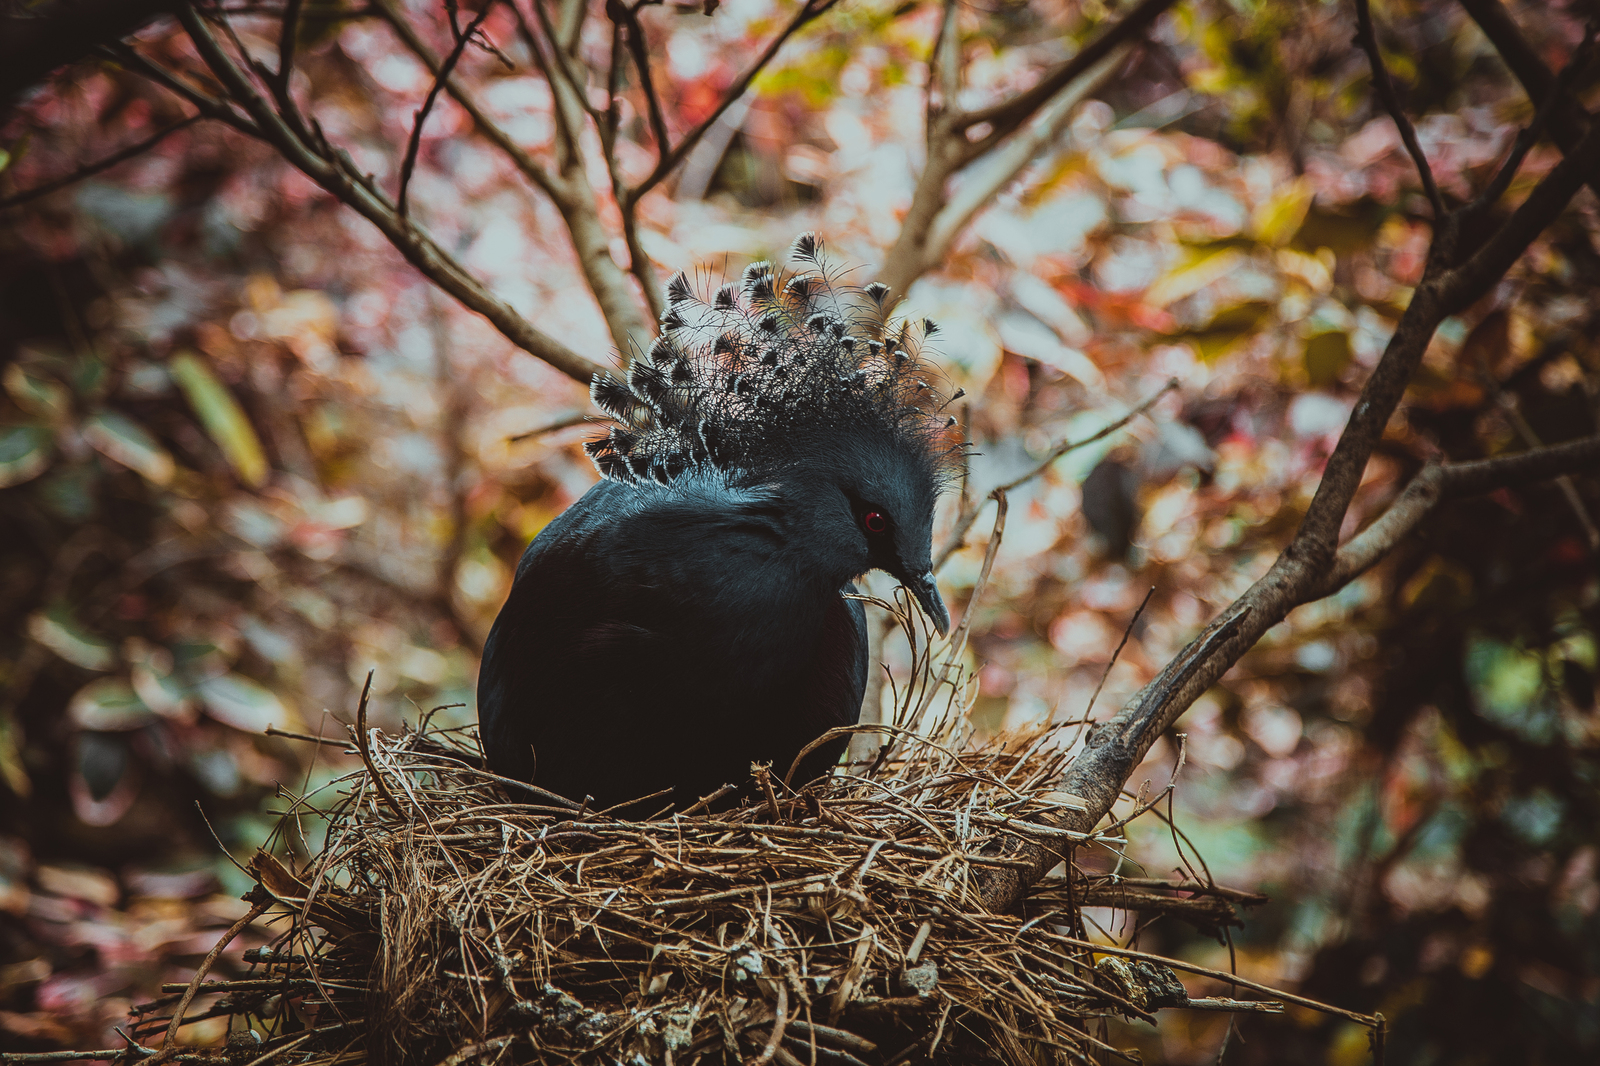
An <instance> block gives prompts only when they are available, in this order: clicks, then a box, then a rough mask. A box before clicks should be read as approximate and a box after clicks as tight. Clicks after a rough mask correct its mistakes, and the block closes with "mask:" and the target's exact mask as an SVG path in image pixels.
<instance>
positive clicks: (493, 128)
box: [373, 0, 556, 196]
mask: <svg viewBox="0 0 1600 1066" xmlns="http://www.w3.org/2000/svg"><path fill="white" fill-rule="evenodd" d="M373 6H374V7H375V8H377V10H378V11H379V13H380V14H381V15H382V16H383V18H384V21H386V22H387V23H388V24H389V26H390V27H391V28H392V29H393V30H394V31H395V33H396V35H397V36H399V38H400V40H401V41H402V42H404V43H405V46H406V47H407V48H408V49H410V50H411V54H412V55H414V56H416V57H417V58H418V59H420V60H421V61H422V65H423V66H425V67H427V68H428V72H429V73H430V74H432V75H433V76H434V77H435V78H438V77H439V70H440V67H441V62H440V60H439V57H438V56H436V55H434V54H433V50H432V49H430V48H429V47H428V45H427V43H426V42H424V41H423V39H422V37H421V35H419V34H418V33H417V29H416V27H415V26H413V25H412V24H411V22H410V20H409V19H407V18H406V17H405V15H404V13H402V12H401V11H399V10H398V9H397V8H396V7H395V6H394V0H373ZM443 80H444V85H445V89H446V90H447V91H448V92H449V93H450V98H451V99H453V100H454V101H455V102H456V103H457V104H459V105H461V108H462V110H464V111H465V112H466V113H467V114H468V115H470V116H471V117H472V121H473V124H474V125H476V126H477V128H478V132H480V133H482V134H483V135H484V137H486V138H487V139H488V140H489V141H490V143H492V144H493V145H494V146H495V147H496V148H498V149H500V151H502V152H504V153H505V156H506V158H507V159H509V160H511V162H512V163H513V164H514V165H515V166H516V168H517V169H518V170H519V171H521V172H522V175H523V177H525V178H527V179H528V180H529V181H531V182H533V183H534V184H535V185H537V186H538V187H539V188H540V189H541V190H543V191H544V192H545V194H546V195H551V196H553V195H554V192H553V190H555V188H556V182H555V179H554V178H552V177H551V176H550V174H549V172H548V171H546V170H545V168H544V167H542V166H540V165H539V162H538V160H536V159H534V158H533V156H531V155H529V154H528V153H527V152H526V151H524V150H523V148H522V147H521V146H520V145H518V144H517V143H516V142H515V141H513V140H512V139H511V136H510V135H509V134H507V133H506V131H505V130H504V129H502V128H501V127H500V126H499V124H498V123H496V122H495V121H494V120H493V119H491V118H490V117H489V116H488V114H487V113H485V112H484V110H483V108H482V107H481V106H479V104H478V101H477V100H476V99H475V98H474V97H473V96H472V95H471V94H470V93H468V92H467V91H466V89H465V88H463V87H462V85H461V83H460V81H459V80H458V79H456V78H453V77H452V78H445V79H443Z"/></svg>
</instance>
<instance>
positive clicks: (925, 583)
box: [906, 569, 950, 637]
mask: <svg viewBox="0 0 1600 1066" xmlns="http://www.w3.org/2000/svg"><path fill="white" fill-rule="evenodd" d="M906 588H908V589H910V590H911V595H913V596H915V597H916V598H917V602H918V603H919V604H921V605H922V611H923V613H924V614H926V615H927V616H928V619H929V621H931V622H932V623H933V628H935V629H937V630H938V631H939V635H940V636H941V637H942V636H944V635H945V634H946V633H948V632H950V612H949V611H947V610H945V608H944V600H942V599H940V598H939V589H938V588H937V587H936V586H935V585H934V583H933V570H932V569H928V570H924V571H923V572H922V575H921V576H920V577H914V578H912V579H910V580H909V581H907V582H906Z"/></svg>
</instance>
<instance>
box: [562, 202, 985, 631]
mask: <svg viewBox="0 0 1600 1066" xmlns="http://www.w3.org/2000/svg"><path fill="white" fill-rule="evenodd" d="M791 258H792V259H794V260H796V261H797V262H798V263H799V264H801V269H799V270H798V271H796V272H794V273H786V272H783V271H780V270H778V269H777V268H775V267H773V265H772V264H770V263H764V262H763V263H752V264H751V265H750V266H749V267H747V268H746V269H745V271H744V275H743V278H742V280H741V281H740V282H738V283H729V284H726V285H723V286H721V287H720V288H718V289H717V290H716V291H715V293H713V294H711V296H710V297H709V298H703V297H701V296H699V295H697V294H696V293H695V291H694V287H693V286H692V285H691V284H690V283H689V280H688V278H687V277H686V276H685V275H683V274H678V275H676V276H675V277H673V279H672V280H671V281H670V282H669V283H668V285H667V291H666V296H667V308H666V311H665V312H664V313H663V314H662V316H661V335H660V336H659V337H658V338H657V339H656V340H655V342H654V343H653V344H651V346H650V349H649V351H647V352H642V353H640V354H639V356H638V357H637V358H635V359H634V360H633V362H632V363H631V365H630V366H629V369H628V375H627V380H626V381H622V380H616V379H613V378H611V377H610V376H609V375H600V376H598V377H597V378H596V379H595V382H594V386H593V388H592V389H591V395H592V396H593V398H594V401H595V404H596V405H597V406H598V407H600V409H601V410H603V411H605V412H606V414H608V415H609V416H610V417H611V419H612V425H611V428H610V430H609V431H608V432H607V433H606V435H605V436H602V437H596V438H595V439H593V440H591V441H589V442H587V443H586V444H585V448H587V449H588V451H589V454H590V456H591V457H592V458H593V459H594V462H595V466H596V467H597V468H598V469H599V471H600V473H601V474H602V475H604V476H605V477H608V478H612V479H613V480H616V481H621V482H624V483H627V484H636V485H639V486H641V487H648V486H651V485H655V484H660V485H670V484H672V483H673V482H674V481H676V480H677V479H678V478H679V477H681V476H683V475H684V474H686V473H691V472H696V471H699V472H709V471H715V472H716V473H717V475H718V476H720V477H724V478H726V479H727V481H728V482H729V483H730V484H743V485H759V484H763V483H771V482H778V483H782V484H785V485H787V486H788V487H789V488H790V489H791V490H793V495H792V496H791V499H792V501H793V502H794V503H795V505H796V512H797V513H796V514H795V515H793V516H791V517H793V518H795V519H796V521H797V523H798V525H799V526H801V527H804V528H805V530H806V533H805V535H804V536H803V537H800V538H797V546H798V547H799V548H800V549H801V557H802V558H803V559H804V560H805V565H807V566H808V567H809V568H811V569H812V570H813V572H815V573H817V574H818V575H827V576H828V577H829V579H830V580H832V579H833V578H834V577H837V578H838V580H839V582H840V583H841V584H842V583H843V582H845V581H848V580H849V579H851V578H853V577H857V576H860V575H861V574H863V573H865V572H867V571H868V570H882V571H884V572H886V573H888V574H890V575H892V576H894V577H896V578H899V579H900V581H901V582H902V583H903V584H904V585H905V586H906V588H907V589H908V590H910V592H911V594H912V595H913V596H915V597H916V599H917V602H918V603H919V604H921V605H922V609H923V610H924V611H925V612H927V615H928V617H929V618H930V619H931V620H932V621H933V623H934V624H935V625H936V626H937V627H938V628H939V631H940V632H941V633H943V632H944V631H945V629H946V628H948V626H949V624H950V615H949V613H948V612H947V611H946V610H945V607H944V603H943V602H942V601H941V600H940V599H939V593H938V591H937V590H936V589H935V588H934V583H933V566H932V539H933V508H934V503H935V502H936V501H937V499H938V496H939V490H940V489H941V488H942V487H943V485H944V484H945V483H946V482H947V481H948V480H949V478H950V476H951V474H952V473H953V471H954V468H955V463H954V462H953V460H954V458H955V457H956V455H957V454H958V453H959V449H960V447H961V446H960V445H959V444H954V443H953V440H952V438H951V437H950V433H951V432H952V431H953V429H954V427H955V425H956V420H955V419H954V418H952V417H950V416H949V415H947V414H945V413H944V409H945V407H947V406H948V405H949V403H950V401H951V400H954V399H957V398H959V397H960V395H961V393H960V392H957V393H956V394H955V395H954V396H951V397H948V398H946V397H944V396H943V395H942V394H941V393H940V391H939V390H938V389H937V388H936V387H935V385H934V384H933V383H932V382H933V381H934V380H936V379H937V376H938V375H937V372H936V371H935V370H934V368H933V367H932V366H930V365H929V364H927V363H925V362H923V360H922V359H921V357H920V350H921V347H922V345H923V344H924V343H925V342H926V340H927V339H928V338H929V337H931V336H932V335H933V334H934V333H935V332H936V331H937V329H938V327H937V326H935V325H934V323H933V322H931V321H928V320H926V319H924V320H923V321H922V322H920V323H912V322H909V321H907V320H904V319H900V318H892V317H891V316H890V311H891V309H892V308H891V307H890V306H888V304H889V301H888V296H889V288H888V287H887V286H885V285H882V284H879V283H876V282H874V283H872V284H870V285H866V286H863V287H862V288H860V289H853V288H849V289H846V288H842V287H840V286H838V285H836V280H837V275H836V274H835V273H833V272H831V271H830V269H829V268H828V266H827V264H826V263H825V262H824V260H823V257H822V246H821V242H820V241H818V240H817V238H816V237H815V236H814V235H812V234H809V233H808V234H803V235H802V236H801V237H800V238H798V239H797V240H796V241H795V243H794V248H793V249H792V252H791Z"/></svg>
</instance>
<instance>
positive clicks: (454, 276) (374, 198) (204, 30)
mask: <svg viewBox="0 0 1600 1066" xmlns="http://www.w3.org/2000/svg"><path fill="white" fill-rule="evenodd" d="M178 20H179V21H180V22H181V23H183V27H184V29H185V30H186V31H187V32H188V34H189V37H190V39H191V40H192V41H193V42H194V45H195V48H196V50H197V51H198V52H199V54H200V57H201V59H202V60H204V61H205V63H206V65H207V66H208V67H209V68H210V69H211V72H212V73H213V74H215V75H216V77H217V79H218V80H219V81H220V82H221V83H222V85H223V87H224V88H225V90H226V91H227V93H228V95H229V97H230V98H231V99H233V100H234V101H235V102H236V103H238V104H239V106H241V107H243V108H244V110H245V112H246V113H247V114H248V115H250V117H251V118H252V119H254V121H255V125H256V127H257V128H258V129H259V131H260V136H261V137H262V139H263V140H265V141H267V142H268V143H269V144H271V145H272V146H273V147H275V148H277V149H278V151H279V152H280V153H281V154H282V155H283V156H284V158H285V159H287V160H288V161H289V162H290V163H292V164H294V166H295V167H297V168H298V169H299V170H300V171H301V172H303V173H304V174H305V175H306V176H307V177H308V178H310V179H311V180H312V181H314V182H316V183H317V184H318V185H320V186H321V187H322V188H324V189H325V190H327V191H328V192H329V193H331V194H332V195H333V196H334V197H335V198H337V199H338V200H340V201H342V202H343V203H345V204H348V205H349V206H350V207H352V208H354V209H355V210H356V211H357V212H359V213H360V214H361V215H362V216H363V217H364V218H366V219H367V220H368V221H369V222H371V223H372V224H373V225H375V226H377V227H378V229H379V230H381V231H382V232H383V235H384V236H385V237H387V238H388V239H389V242H390V243H391V244H393V245H394V247H395V249H396V250H398V251H399V252H400V254H402V255H403V256H405V257H406V259H407V261H409V262H410V263H411V264H412V265H413V266H415V267H416V268H417V269H418V270H420V271H421V272H422V273H423V275H425V276H426V277H428V278H429V279H431V280H432V281H433V282H434V283H435V284H437V285H438V286H439V287H440V288H442V289H444V290H445V291H446V292H448V293H450V295H452V296H454V297H455V298H456V299H457V300H459V301H460V302H461V303H462V304H463V305H464V306H465V307H467V308H469V309H470V310H473V311H476V312H477V313H478V314H481V315H483V316H484V317H485V318H487V319H488V320H489V322H490V323H491V324H493V325H494V327H495V328H496V329H498V330H499V331H500V332H501V333H502V334H504V335H505V337H506V338H507V339H508V340H510V341H511V343H513V344H515V345H516V346H517V347H519V348H521V349H522V350H524V351H526V352H528V353H529V354H531V355H533V356H536V357H537V358H539V359H543V360H544V361H545V362H547V363H549V364H550V365H551V366H553V367H555V368H556V369H557V370H560V371H561V372H562V373H564V374H567V375H568V376H570V377H572V378H574V379H576V380H578V381H581V382H585V383H587V382H588V381H589V380H590V379H592V378H593V377H594V375H595V374H596V373H598V372H599V371H600V369H601V368H600V367H599V366H598V365H597V364H595V363H592V362H590V361H589V360H588V359H585V358H584V357H583V356H581V355H579V354H578V353H577V352H574V351H573V350H572V349H570V348H568V347H567V346H566V345H564V344H562V343H561V342H560V341H558V340H556V339H555V338H553V337H550V336H548V335H547V334H545V333H543V332H541V331H539V330H537V329H535V328H534V327H533V326H532V324H530V323H529V322H528V321H527V319H525V318H523V317H522V316H521V315H519V314H518V313H517V312H516V311H515V310H513V309H512V308H511V306H510V305H509V304H507V303H505V302H504V301H502V300H500V299H499V298H498V297H496V296H495V295H494V294H492V293H491V292H489V290H488V289H486V288H485V287H484V285H483V283H482V282H480V281H479V280H478V279H477V278H475V277H473V276H472V275H471V274H470V273H468V272H467V270H466V268H464V267H463V266H462V265H461V264H460V263H459V262H458V261H457V260H456V259H455V257H453V256H451V255H450V254H449V253H448V252H446V251H445V250H444V249H442V248H440V247H439V246H438V244H437V243H435V242H434V240H433V239H432V238H431V237H429V236H427V235H426V234H425V233H424V232H423V231H422V230H420V229H419V228H417V227H416V226H415V225H414V224H413V223H412V222H410V221H409V220H407V219H402V218H401V217H400V216H399V214H398V213H397V212H396V211H395V208H394V205H393V204H391V203H390V202H389V201H388V200H387V199H386V198H385V197H384V195H383V194H382V193H381V192H379V191H378V189H377V187H376V186H375V185H374V184H373V183H372V181H371V179H370V178H368V177H367V176H365V175H363V174H361V173H360V172H359V171H358V170H357V169H356V167H355V165H354V163H352V162H351V161H350V159H349V157H348V156H347V155H345V154H344V153H342V152H340V153H336V154H334V155H333V156H332V158H329V157H326V156H324V155H322V154H321V153H320V152H318V151H316V150H314V149H313V148H311V147H309V146H308V145H306V144H305V143H304V142H302V141H301V140H300V139H299V137H297V136H296V135H295V133H294V131H293V130H291V129H290V128H289V127H288V125H287V124H285V122H284V120H283V118H282V117H281V116H280V115H278V114H277V112H275V111H274V110H273V109H272V108H271V107H270V106H269V105H268V104H267V102H266V100H265V99H263V98H262V97H261V95H260V94H259V93H257V92H256V91H255V90H254V89H253V88H252V87H251V86H250V84H249V82H248V81H247V80H246V79H245V77H244V74H243V73H242V72H241V71H240V70H239V68H238V67H237V66H236V65H235V64H234V62H233V60H232V59H230V58H229V57H228V55H227V53H226V52H224V51H223V50H222V47H221V46H220V45H219V44H218V43H217V39H216V38H215V37H214V36H213V35H212V33H211V31H210V29H209V28H208V27H207V26H206V24H205V20H204V19H202V18H201V17H200V16H199V14H198V13H197V12H196V11H195V9H194V8H192V7H189V6H182V7H180V8H179V9H178Z"/></svg>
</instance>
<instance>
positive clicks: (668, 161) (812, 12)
mask: <svg viewBox="0 0 1600 1066" xmlns="http://www.w3.org/2000/svg"><path fill="white" fill-rule="evenodd" d="M838 2H839V0H803V2H802V3H801V5H800V10H799V11H797V12H795V15H794V18H792V19H790V20H789V22H788V24H787V25H785V26H784V28H783V29H782V30H780V31H778V35H777V36H776V37H774V38H773V39H772V40H771V41H769V42H768V43H767V47H766V48H765V49H764V50H763V51H762V53H761V55H760V56H758V57H757V58H756V61H755V62H754V63H752V64H751V65H750V67H749V68H748V69H747V70H746V71H745V72H744V73H743V74H741V75H739V79H738V80H737V81H735V82H734V83H733V86H732V87H731V88H729V90H728V91H727V93H725V94H724V95H723V97H722V100H721V102H720V103H718V104H717V106H716V108H715V109H714V110H713V111H712V112H711V114H709V115H707V116H706V117H705V119H704V120H702V121H701V123H700V124H699V125H698V126H696V127H695V128H694V129H692V130H690V131H689V132H688V133H687V134H685V135H684V138H683V140H681V141H679V142H678V145H677V147H676V148H673V149H672V150H671V151H670V152H668V153H667V154H666V156H665V157H664V158H663V159H662V160H661V161H660V162H658V163H657V164H656V166H655V169H654V170H652V171H651V172H650V173H649V175H648V176H647V177H646V178H645V179H644V180H643V181H641V182H639V184H637V185H635V186H634V187H633V188H632V189H630V190H628V194H627V198H626V200H625V201H624V206H625V208H631V207H632V205H633V204H635V203H637V202H638V201H639V199H640V198H641V197H643V196H644V194H645V193H647V192H649V191H650V190H651V189H653V188H655V187H656V186H657V185H659V184H660V183H661V181H662V179H663V178H665V177H666V176H667V175H668V174H671V173H672V171H673V170H674V169H676V167H677V166H678V164H679V163H681V162H683V158H684V156H686V155H688V154H689V152H690V150H691V149H693V148H694V146H695V145H696V144H698V143H699V142H700V138H701V137H704V136H705V133H706V131H707V130H709V129H710V128H711V127H712V126H713V125H714V124H715V123H716V121H717V119H719V118H721V117H722V113H723V112H724V111H726V110H728V108H729V107H730V106H732V104H733V102H734V101H735V100H737V99H739V97H741V96H743V95H744V94H745V92H746V90H748V89H749V88H750V83H751V82H753V81H755V80H756V77H757V75H759V74H760V73H761V71H762V70H763V69H765V68H766V65H767V64H768V63H770V62H771V61H772V57H773V56H775V55H777V54H778V49H780V48H782V47H783V44H784V42H785V41H787V40H788V39H789V38H790V37H792V36H794V34H795V32H796V31H797V30H799V29H800V28H801V27H803V26H804V25H805V24H806V23H808V22H810V21H811V20H812V19H815V18H817V17H819V16H821V15H823V14H825V13H827V12H828V11H829V10H830V9H832V7H833V6H834V5H835V4H836V3H838Z"/></svg>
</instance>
